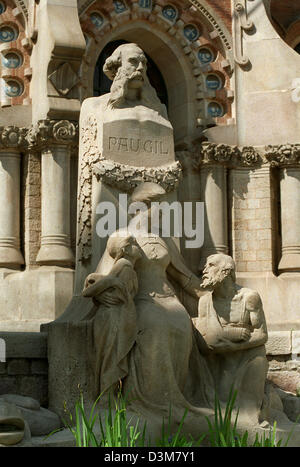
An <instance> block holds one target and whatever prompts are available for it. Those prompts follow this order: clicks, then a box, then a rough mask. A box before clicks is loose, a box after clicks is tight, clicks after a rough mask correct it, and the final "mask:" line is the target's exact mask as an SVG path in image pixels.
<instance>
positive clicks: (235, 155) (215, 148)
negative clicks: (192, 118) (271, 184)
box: [199, 142, 300, 168]
mask: <svg viewBox="0 0 300 467" xmlns="http://www.w3.org/2000/svg"><path fill="white" fill-rule="evenodd" d="M216 163H219V164H223V165H226V166H227V167H229V168H233V167H249V168H256V167H259V166H261V165H269V166H271V167H284V166H286V165H296V166H297V165H300V144H283V145H276V146H271V145H270V146H265V147H254V146H244V147H238V146H230V145H226V144H216V143H208V142H205V143H202V144H201V150H200V154H199V167H200V166H201V165H205V164H216Z"/></svg>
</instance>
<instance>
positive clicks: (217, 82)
mask: <svg viewBox="0 0 300 467" xmlns="http://www.w3.org/2000/svg"><path fill="white" fill-rule="evenodd" d="M205 83H206V87H207V89H211V90H213V91H216V90H217V89H221V87H222V80H221V78H219V76H217V75H207V77H206V80H205Z"/></svg>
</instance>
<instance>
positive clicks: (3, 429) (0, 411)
mask: <svg viewBox="0 0 300 467" xmlns="http://www.w3.org/2000/svg"><path fill="white" fill-rule="evenodd" d="M24 434H25V421H24V418H23V415H22V413H21V411H20V410H19V409H18V408H17V407H16V406H15V405H14V404H11V403H9V402H5V401H4V400H2V401H0V445H2V446H11V445H14V444H17V443H19V442H20V441H22V439H23V438H24Z"/></svg>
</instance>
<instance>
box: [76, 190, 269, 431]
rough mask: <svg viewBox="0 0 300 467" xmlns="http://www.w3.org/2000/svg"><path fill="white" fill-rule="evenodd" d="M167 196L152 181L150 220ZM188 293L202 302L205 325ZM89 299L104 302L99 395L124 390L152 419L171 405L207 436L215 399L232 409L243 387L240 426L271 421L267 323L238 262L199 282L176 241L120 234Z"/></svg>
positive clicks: (142, 194)
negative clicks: (266, 417) (266, 413)
mask: <svg viewBox="0 0 300 467" xmlns="http://www.w3.org/2000/svg"><path fill="white" fill-rule="evenodd" d="M161 193H162V189H161V187H160V186H159V185H156V184H154V183H150V182H149V183H147V182H145V183H144V184H141V185H140V186H139V187H138V188H137V189H136V190H134V191H133V193H132V201H142V202H144V203H147V204H148V205H149V216H150V215H151V202H152V201H157V200H158V199H159V198H160V197H161V196H162V195H161ZM172 284H174V286H175V287H176V292H175V287H174V286H173V285H172ZM178 291H179V293H178ZM185 294H189V295H191V296H192V297H194V298H196V299H197V300H198V317H197V318H195V319H192V318H191V317H190V314H189V312H188V310H187V309H186V307H185V306H184V304H183V303H184V295H185ZM83 295H84V296H85V297H87V298H88V297H90V298H91V299H92V300H93V302H94V313H93V317H92V320H93V343H94V352H93V354H94V357H95V358H94V361H95V373H94V374H95V396H96V395H99V394H102V395H103V396H102V397H103V400H104V399H105V398H106V400H107V397H112V396H116V395H117V392H118V390H120V387H121V388H122V392H123V393H124V394H127V395H128V401H129V404H130V406H131V407H132V408H133V410H134V411H136V412H137V413H139V414H141V415H143V416H144V417H145V418H147V419H148V420H149V418H152V417H154V416H156V417H159V416H161V415H167V413H168V410H169V408H170V405H171V407H172V414H173V417H174V420H176V421H177V422H178V421H180V418H181V417H182V416H183V414H184V411H185V409H188V418H187V423H188V424H189V425H191V427H190V428H191V430H192V431H193V432H194V433H197V432H198V433H199V429H201V428H202V429H203V428H204V426H205V416H208V417H211V416H213V406H214V395H215V391H216V392H217V394H218V398H219V399H220V400H221V401H223V402H224V403H226V401H227V399H228V397H229V394H230V390H231V389H232V387H233V386H234V388H235V389H236V390H237V391H238V399H237V405H238V406H239V409H240V415H239V416H240V420H244V421H245V423H246V422H247V423H250V424H251V423H252V424H253V423H255V424H259V423H260V422H261V421H262V414H261V412H262V408H263V401H264V389H265V380H266V374H267V369H268V363H267V359H266V351H265V346H264V344H265V342H266V340H267V329H266V322H265V317H264V312H263V308H262V303H261V300H260V297H259V295H258V293H256V292H254V291H252V290H250V289H247V288H242V287H240V286H238V285H237V284H236V283H235V265H234V261H233V260H232V258H231V257H230V256H227V255H224V254H215V255H212V256H210V257H209V258H208V259H207V263H206V266H205V269H204V271H203V276H202V278H199V277H197V276H196V275H195V274H193V273H192V272H191V271H190V270H189V268H188V267H187V266H186V265H185V263H184V259H183V258H182V256H181V254H180V253H179V250H178V249H177V246H176V245H175V243H174V242H173V240H172V239H171V238H162V237H160V236H158V235H151V234H148V235H145V236H135V237H134V236H133V235H132V234H131V233H130V231H127V232H126V231H124V230H122V231H116V232H114V233H113V234H112V235H111V236H110V237H109V239H108V242H107V247H106V251H105V253H104V255H103V257H102V258H101V260H100V262H99V265H98V267H97V270H96V271H95V272H94V273H92V274H89V275H88V277H87V278H86V281H85V285H84V290H83ZM179 296H180V297H183V299H179V298H178V297H179Z"/></svg>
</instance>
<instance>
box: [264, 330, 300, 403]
mask: <svg viewBox="0 0 300 467" xmlns="http://www.w3.org/2000/svg"><path fill="white" fill-rule="evenodd" d="M266 349H267V358H268V360H269V373H268V380H269V381H272V382H273V383H274V384H275V385H276V386H278V387H280V388H281V389H283V390H284V391H288V392H292V393H294V394H297V395H299V396H300V331H293V330H291V331H274V332H269V339H268V342H267V344H266Z"/></svg>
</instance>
